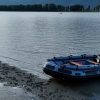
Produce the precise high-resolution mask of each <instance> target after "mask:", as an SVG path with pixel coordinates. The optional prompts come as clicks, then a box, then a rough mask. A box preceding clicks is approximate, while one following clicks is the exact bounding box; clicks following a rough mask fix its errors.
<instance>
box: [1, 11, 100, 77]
mask: <svg viewBox="0 0 100 100" xmlns="http://www.w3.org/2000/svg"><path fill="white" fill-rule="evenodd" d="M85 53H86V54H99V53H100V13H58V12H56V13H55V12H49V13H48V12H0V60H1V61H3V62H6V63H9V64H10V65H14V66H17V67H19V68H21V69H25V70H27V71H30V72H32V73H33V74H35V75H37V76H39V77H40V76H43V77H44V76H45V75H44V74H43V72H42V67H43V65H44V62H45V61H46V59H48V58H51V57H54V56H66V55H70V54H74V55H78V54H85Z"/></svg>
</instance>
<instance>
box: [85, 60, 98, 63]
mask: <svg viewBox="0 0 100 100" xmlns="http://www.w3.org/2000/svg"><path fill="white" fill-rule="evenodd" d="M87 61H88V62H89V63H92V64H99V63H97V62H95V61H92V60H87Z"/></svg>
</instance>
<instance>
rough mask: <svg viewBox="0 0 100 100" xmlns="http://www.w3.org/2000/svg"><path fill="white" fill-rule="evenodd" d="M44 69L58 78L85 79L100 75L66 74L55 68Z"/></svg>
mask: <svg viewBox="0 0 100 100" xmlns="http://www.w3.org/2000/svg"><path fill="white" fill-rule="evenodd" d="M43 71H44V72H45V73H46V74H48V75H50V76H52V77H54V78H57V79H64V80H84V79H93V78H96V77H99V76H100V74H98V75H89V76H72V75H69V74H64V73H61V72H57V71H53V70H50V69H48V68H44V69H43Z"/></svg>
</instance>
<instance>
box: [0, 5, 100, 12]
mask: <svg viewBox="0 0 100 100" xmlns="http://www.w3.org/2000/svg"><path fill="white" fill-rule="evenodd" d="M0 11H40V12H42V11H48V12H51V11H52V12H60V11H62V12H91V11H94V12H99V11H100V5H98V6H96V7H94V8H93V7H90V6H87V7H84V6H83V5H79V4H77V5H70V6H63V5H56V4H45V5H42V4H34V5H0Z"/></svg>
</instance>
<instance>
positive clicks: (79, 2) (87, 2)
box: [0, 0, 100, 5]
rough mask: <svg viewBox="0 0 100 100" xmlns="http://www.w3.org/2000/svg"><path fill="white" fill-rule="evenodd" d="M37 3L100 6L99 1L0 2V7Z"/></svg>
mask: <svg viewBox="0 0 100 100" xmlns="http://www.w3.org/2000/svg"><path fill="white" fill-rule="evenodd" d="M37 3H42V4H45V3H56V4H63V5H68V4H71V5H72V4H83V5H89V4H90V5H96V4H100V0H0V5H14V4H37Z"/></svg>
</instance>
